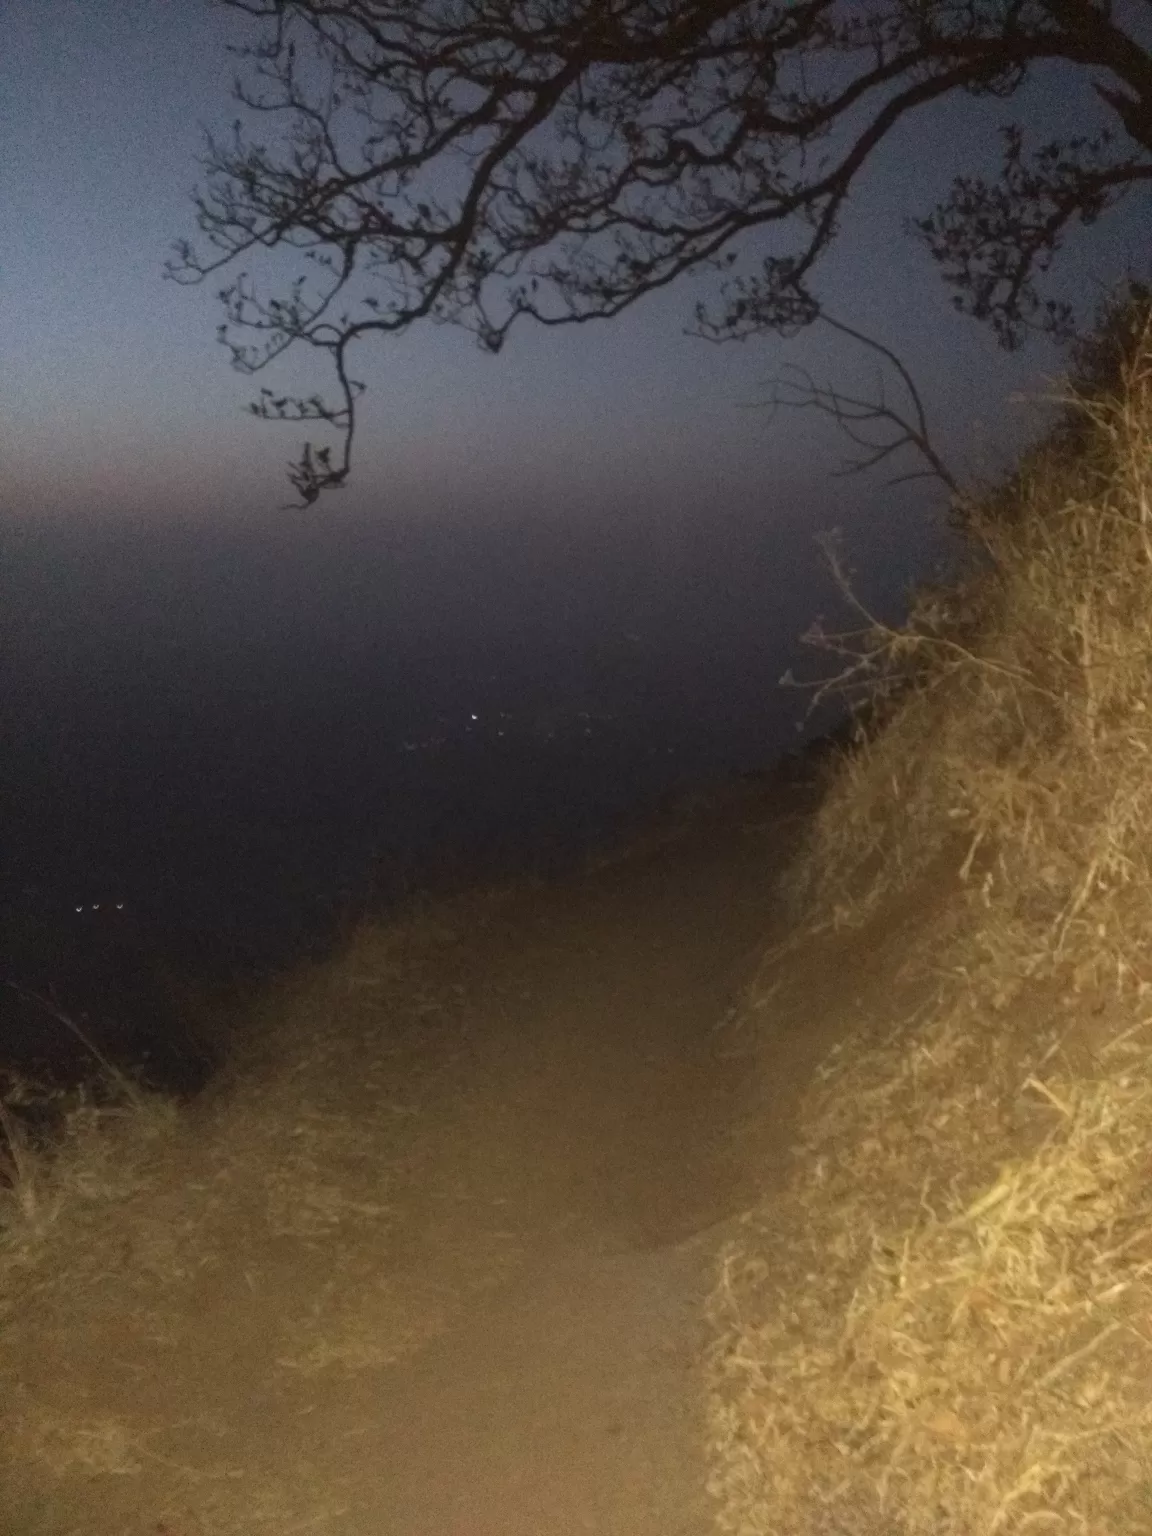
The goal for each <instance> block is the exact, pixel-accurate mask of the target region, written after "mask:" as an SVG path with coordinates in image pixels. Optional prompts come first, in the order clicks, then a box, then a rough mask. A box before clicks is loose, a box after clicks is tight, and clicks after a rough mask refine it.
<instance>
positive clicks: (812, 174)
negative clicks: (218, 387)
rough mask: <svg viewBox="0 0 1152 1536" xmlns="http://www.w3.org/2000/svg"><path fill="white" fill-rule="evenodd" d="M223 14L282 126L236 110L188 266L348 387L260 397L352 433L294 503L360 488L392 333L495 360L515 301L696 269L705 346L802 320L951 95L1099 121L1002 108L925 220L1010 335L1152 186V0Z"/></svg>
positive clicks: (815, 310) (600, 0) (229, 332)
mask: <svg viewBox="0 0 1152 1536" xmlns="http://www.w3.org/2000/svg"><path fill="white" fill-rule="evenodd" d="M219 3H221V4H223V5H224V6H226V7H227V8H229V9H231V10H233V11H237V12H242V13H244V14H245V15H246V16H247V17H249V18H252V19H253V20H254V21H255V22H258V23H259V27H258V33H259V40H258V41H256V42H253V43H251V44H248V45H245V46H243V47H240V48H239V49H238V50H237V52H238V53H240V54H241V55H242V56H243V57H244V58H245V59H246V60H247V65H248V69H247V75H246V78H244V79H242V80H238V81H237V84H236V87H235V89H236V94H237V97H238V99H239V100H240V101H241V102H242V103H243V105H244V106H245V108H246V109H247V111H248V113H249V115H250V117H252V118H254V119H255V120H256V121H260V120H261V119H264V120H267V121H268V122H269V123H270V124H271V125H272V126H273V128H274V129H275V133H274V139H275V142H274V143H266V142H264V141H263V140H262V139H261V138H259V137H252V136H250V135H247V134H245V132H244V131H243V129H242V125H241V123H240V122H239V121H238V122H237V123H236V124H235V126H234V130H233V133H232V136H231V138H230V139H229V140H228V141H227V142H221V141H219V140H215V139H212V138H211V137H210V138H209V141H208V148H207V154H206V157H205V161H204V165H205V172H206V182H205V184H204V186H203V187H202V188H201V189H200V190H199V191H198V193H197V195H196V208H197V218H198V224H199V228H200V231H201V234H202V236H203V237H204V238H203V242H202V245H201V246H200V247H199V248H197V247H194V246H193V244H192V243H191V242H187V241H183V242H180V243H179V244H178V245H177V247H176V254H175V257H174V259H173V261H172V262H171V263H170V264H169V271H170V273H171V275H173V276H174V277H176V278H177V279H179V280H181V281H187V282H196V281H200V280H202V279H204V278H206V277H208V276H210V275H212V274H215V273H217V272H220V271H222V270H223V269H226V268H227V269H232V270H236V269H237V268H239V269H240V270H238V272H237V275H236V276H235V277H234V279H233V280H232V281H231V282H230V283H229V284H228V286H226V287H225V288H223V289H222V290H221V295H220V296H221V299H222V301H223V303H224V307H225V314H226V321H225V324H224V325H222V326H221V327H220V334H221V337H222V339H223V340H224V341H225V343H226V344H227V346H228V347H229V349H230V351H231V355H232V360H233V363H234V365H235V366H236V367H237V368H239V369H240V370H241V371H243V372H246V373H257V372H259V371H260V370H261V369H262V368H264V367H265V366H267V364H268V363H270V362H271V361H272V360H273V359H275V358H278V357H280V356H282V355H283V354H284V353H285V352H286V351H287V350H288V349H289V348H291V347H294V346H296V345H297V344H304V345H307V346H310V347H313V348H315V349H317V350H318V351H320V352H323V353H326V354H327V355H328V357H329V359H330V361H331V364H332V366H333V367H334V370H335V376H336V385H337V393H336V396H335V398H334V399H326V398H324V397H322V396H320V395H311V396H307V397H292V396H284V397H280V398H277V397H275V396H273V394H272V393H271V392H270V391H267V390H265V391H263V392H262V393H261V395H260V398H259V399H258V400H257V401H256V402H255V403H254V404H253V406H252V410H253V411H254V412H255V413H256V414H257V415H259V416H261V417H264V418H269V419H282V420H289V421H305V422H312V421H314V422H320V423H326V424H328V425H329V426H331V427H333V428H335V429H336V431H337V433H338V435H339V438H340V443H341V447H340V450H339V452H338V453H337V454H335V455H333V454H332V451H331V450H330V449H328V450H323V449H314V448H312V447H311V446H310V445H309V446H307V447H306V448H305V450H304V453H303V455H302V456H301V458H300V460H299V461H298V462H297V463H296V464H295V465H294V466H293V468H292V472H291V478H292V482H293V484H294V486H295V487H296V490H297V491H298V493H299V495H300V497H301V504H303V505H310V504H311V503H312V502H314V501H315V500H316V499H317V497H318V496H319V495H320V494H321V492H323V491H325V490H328V489H330V488H334V487H338V486H342V485H344V484H345V482H346V480H347V477H348V474H349V471H350V467H351V454H352V445H353V440H354V435H355V427H356V402H357V399H358V397H359V395H360V392H361V390H362V387H363V386H362V385H361V384H359V383H358V382H357V381H356V380H354V379H353V378H352V377H351V375H350V374H349V371H348V359H349V353H350V348H351V346H352V344H353V343H354V342H356V341H359V340H361V339H363V338H365V337H367V336H370V335H372V334H374V333H381V334H386V335H387V334H396V333H399V332H402V331H404V330H406V329H407V328H408V327H409V326H411V325H413V324H414V323H415V322H417V321H419V320H424V319H429V320H435V321H440V322H451V323H455V324H458V325H462V326H465V327H466V328H468V329H469V330H471V331H473V332H474V333H475V335H476V336H477V338H478V339H479V341H480V343H481V344H482V345H483V346H485V347H486V348H488V349H489V350H491V351H493V352H496V351H498V350H499V348H500V346H501V344H502V343H503V341H504V338H505V337H506V336H507V335H508V332H509V330H510V328H511V327H512V326H513V325H514V324H515V323H516V322H517V321H518V320H519V319H520V318H521V317H522V316H530V317H532V318H533V319H535V320H537V321H538V322H540V323H541V324H544V325H566V324H574V323H581V322H584V321H587V320H591V319H598V318H605V317H611V316H613V315H617V314H619V313H620V312H621V311H623V310H624V309H626V308H628V306H629V305H631V304H633V303H635V302H636V300H637V299H639V298H641V297H642V296H643V295H645V294H647V293H651V292H653V291H654V290H657V289H660V288H663V287H666V286H667V285H669V284H670V283H673V282H674V281H675V280H676V279H677V278H678V277H680V276H681V274H683V273H685V272H688V271H690V270H695V271H700V270H711V271H713V272H714V273H716V274H717V284H716V290H715V296H714V299H713V300H712V301H711V302H709V303H705V304H702V305H700V306H699V307H698V309H697V311H696V316H695V323H696V327H697V328H698V329H699V330H700V331H701V332H702V333H704V334H707V335H710V336H713V337H716V338H726V337H741V336H747V335H749V334H753V333H757V332H763V331H776V332H780V333H783V334H790V333H792V332H794V331H795V330H797V329H798V328H799V327H802V326H803V325H805V324H807V323H809V322H811V321H812V320H813V319H815V318H816V317H817V316H818V315H819V313H820V306H819V303H818V301H817V299H816V298H815V296H814V294H813V291H812V287H811V281H812V277H813V274H814V272H815V270H816V268H817V264H818V262H819V259H820V257H821V256H822V255H823V253H824V252H825V251H826V250H827V249H828V247H829V246H830V245H831V244H832V242H833V241H834V240H835V238H836V236H837V232H838V226H839V221H840V217H841V214H842V211H843V208H844V204H845V199H846V198H847V197H848V195H849V193H850V191H851V189H852V188H853V186H854V184H855V183H856V181H857V178H858V177H859V175H860V173H861V171H862V170H863V169H864V167H865V166H866V165H867V164H868V162H869V161H870V159H871V158H872V157H873V156H874V154H875V153H876V151H877V150H878V149H879V148H880V147H881V146H882V145H883V144H884V142H885V141H886V140H887V139H888V137H889V136H890V135H891V134H892V132H893V130H894V129H896V128H897V126H898V125H899V124H901V123H902V122H903V121H904V120H905V119H907V118H909V117H910V116H912V115H914V114H916V113H918V112H920V111H921V110H922V109H924V108H926V107H928V106H930V105H931V104H933V103H935V102H938V101H940V100H942V99H943V98H946V97H955V96H960V95H965V94H966V95H969V96H994V97H998V98H1004V99H1008V98H1011V97H1012V96H1013V95H1014V94H1015V93H1016V92H1017V90H1018V89H1019V88H1020V86H1021V85H1022V83H1023V82H1024V81H1025V79H1026V78H1027V77H1028V75H1029V73H1030V72H1031V71H1032V70H1034V69H1035V68H1036V67H1037V66H1038V65H1041V64H1043V63H1045V62H1050V61H1062V62H1063V63H1064V64H1065V65H1069V66H1074V67H1075V68H1077V69H1080V70H1082V71H1085V72H1087V76H1088V78H1089V80H1090V81H1091V84H1092V87H1093V90H1094V93H1095V100H1096V103H1097V105H1098V107H1099V116H1100V121H1099V125H1098V127H1097V128H1096V130H1095V131H1094V132H1090V133H1083V134H1077V135H1071V136H1068V137H1066V138H1064V139H1062V140H1059V141H1055V142H1050V143H1042V144H1039V145H1037V146H1035V147H1033V148H1029V147H1028V146H1027V144H1026V141H1025V135H1024V132H1023V130H1022V129H1021V127H1020V126H1019V125H1017V124H1010V125H1008V126H1007V127H1005V128H1004V129H1003V145H1002V147H1003V159H1002V165H1001V169H1000V174H999V176H998V177H997V178H996V179H994V180H985V179H983V178H982V177H980V176H978V175H972V176H964V177H961V178H959V179H958V180H957V181H956V182H955V183H954V185H953V186H952V188H951V191H950V194H949V195H948V197H947V198H946V199H945V201H944V202H943V203H942V204H941V205H940V206H938V207H937V208H935V209H934V210H932V211H930V212H928V213H927V214H925V215H924V216H922V217H919V218H917V219H913V220H912V221H911V224H910V227H911V229H912V230H913V231H914V232H915V233H916V234H917V235H918V236H919V238H921V239H922V240H923V241H924V242H925V243H926V244H927V247H928V249H929V250H930V251H931V253H932V255H933V256H934V257H935V258H936V260H937V261H938V262H939V263H940V266H941V268H942V271H943V275H944V277H945V278H946V280H947V281H948V282H949V283H950V284H952V286H953V287H954V288H955V290H956V294H955V301H956V303H957V304H958V305H959V307H961V308H962V309H963V310H965V311H967V312H969V313H971V314H973V315H975V316H977V317H979V318H982V319H985V320H987V321H989V322H990V323H991V324H992V326H993V327H994V328H995V331H996V333H997V335H998V337H999V339H1000V341H1001V342H1002V343H1003V344H1004V345H1006V346H1009V347H1013V346H1016V345H1018V344H1019V343H1020V341H1021V340H1022V339H1023V337H1024V335H1025V333H1026V332H1027V331H1028V330H1029V329H1030V328H1033V327H1047V328H1050V329H1052V330H1055V331H1061V330H1066V329H1067V326H1068V323H1069V310H1068V309H1067V307H1066V306H1064V305H1062V304H1060V303H1058V302H1056V301H1055V300H1051V299H1045V298H1043V297H1042V296H1041V293H1040V291H1039V289H1038V287H1037V278H1038V277H1039V276H1040V275H1042V274H1043V273H1044V272H1045V270H1046V269H1047V267H1048V265H1049V262H1050V260H1051V258H1052V256H1053V255H1054V254H1055V252H1056V251H1057V250H1058V249H1059V246H1060V244H1061V240H1062V237H1063V235H1064V233H1065V231H1066V230H1067V229H1068V227H1069V225H1070V224H1072V223H1073V222H1075V221H1079V222H1081V223H1091V222H1092V221H1094V220H1095V219H1096V218H1098V217H1099V215H1100V214H1101V213H1102V212H1103V211H1104V210H1105V209H1106V208H1108V207H1109V206H1110V205H1111V204H1113V203H1115V202H1116V200H1117V199H1118V198H1119V197H1121V196H1122V195H1123V194H1124V193H1125V192H1128V191H1131V190H1132V189H1133V188H1134V187H1139V186H1141V185H1145V186H1146V185H1147V184H1148V182H1149V181H1150V180H1152V53H1150V51H1149V47H1148V45H1147V41H1146V38H1147V35H1148V32H1149V29H1150V28H1152V0H1129V3H1128V4H1127V6H1121V5H1114V4H1111V3H1109V0H743V3H739V0H399V3H386V0H219ZM1122 11H1123V17H1122V16H1121V12H1122ZM1142 35H1143V38H1144V39H1145V40H1141V39H1142ZM768 246H771V247H772V248H771V249H767V247H768ZM275 248H287V249H289V250H294V251H296V252H298V253H299V255H300V259H301V261H302V263H304V265H303V266H302V267H301V269H300V270H299V271H298V272H297V274H296V275H295V276H294V277H293V278H292V279H290V280H289V281H288V283H287V286H286V287H285V288H284V289H283V290H282V291H281V293H280V295H279V296H271V295H269V294H267V293H266V292H265V290H264V288H263V287H261V286H259V285H258V284H257V282H256V280H255V279H254V278H253V277H252V275H251V274H250V272H249V271H248V270H247V268H246V267H245V266H244V265H243V264H244V263H245V262H246V261H247V260H248V259H249V258H250V257H252V256H254V255H255V254H256V253H258V252H260V251H264V250H270V249H275Z"/></svg>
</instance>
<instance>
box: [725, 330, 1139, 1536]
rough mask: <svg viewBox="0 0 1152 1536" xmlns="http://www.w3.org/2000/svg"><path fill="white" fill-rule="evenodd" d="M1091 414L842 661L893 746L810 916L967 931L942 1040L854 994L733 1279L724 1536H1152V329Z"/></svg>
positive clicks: (824, 844)
mask: <svg viewBox="0 0 1152 1536" xmlns="http://www.w3.org/2000/svg"><path fill="white" fill-rule="evenodd" d="M1077 408H1078V410H1079V412H1080V416H1079V420H1080V423H1081V424H1080V427H1079V429H1078V430H1076V431H1075V432H1069V431H1068V430H1066V429H1065V430H1061V431H1059V432H1057V433H1056V434H1054V436H1053V438H1052V440H1051V441H1050V443H1049V444H1048V445H1047V446H1046V447H1043V448H1041V449H1040V450H1038V451H1036V452H1035V453H1034V454H1032V455H1031V456H1030V458H1029V460H1028V461H1027V462H1026V464H1025V465H1024V467H1023V468H1022V470H1021V472H1020V473H1019V475H1018V476H1016V477H1015V478H1014V481H1013V483H1012V484H1011V486H1009V487H1008V488H1007V489H1005V490H1004V491H1003V492H1001V493H1000V494H999V495H996V496H992V497H989V498H987V499H986V500H985V501H983V502H982V503H980V504H978V505H974V506H971V507H968V508H965V509H964V515H965V520H966V523H967V526H968V529H969V532H970V534H971V536H972V539H973V541H974V543H975V544H976V545H977V546H978V547H979V551H980V554H981V560H980V562H979V568H978V569H976V571H975V574H973V575H971V576H969V577H968V579H967V580H966V581H965V582H963V583H961V584H960V585H959V586H958V587H957V589H956V590H955V591H954V592H952V593H940V592H937V593H933V594H927V595H925V596H923V597H922V599H921V601H920V602H919V604H918V605H917V607H916V609H915V611H914V612H913V615H912V618H911V620H910V622H909V625H908V627H907V628H906V629H904V630H900V631H896V630H892V629H889V628H885V627H884V626H881V625H867V626H866V627H865V628H864V629H863V630H862V631H861V632H860V633H859V634H858V635H856V636H855V637H850V636H849V637H838V638H836V639H834V640H833V641H832V642H831V643H832V644H833V645H834V646H839V648H840V649H841V650H842V651H848V652H850V655H849V656H848V668H847V672H846V674H845V680H846V681H847V682H848V684H849V685H850V686H857V685H859V684H861V683H863V684H865V685H872V684H878V685H879V687H880V690H881V706H882V707H881V710H880V711H879V715H878V718H879V719H880V720H881V722H882V723H881V726H880V728H879V729H873V730H872V731H871V732H870V733H869V737H870V739H869V740H867V741H866V742H863V743H862V744H861V745H860V746H859V748H858V749H857V750H856V751H855V752H854V753H850V754H846V755H845V757H844V759H843V761H842V762H841V763H840V765H839V770H838V773H837V775H836V777H835V779H834V781H833V783H832V785H831V787H830V791H829V794H828V797H827V799H826V800H825V802H824V804H823V806H822V809H821V811H820V813H819V815H818V817H817V818H816V821H815V823H814V827H813V833H812V837H811V839H810V842H809V846H808V848H807V850H806V853H805V857H804V859H803V860H802V862H801V865H800V866H799V869H798V872H797V876H796V879H795V881H794V885H793V891H792V895H793V899H794V901H795V903H796V906H797V909H798V910H802V911H803V912H804V914H805V917H806V919H807V921H808V922H809V924H810V925H812V926H813V927H817V928H819V927H823V928H825V929H828V928H832V929H835V928H841V929H843V928H845V927H849V928H852V927H860V926H865V927H866V926H867V925H870V924H871V925H875V929H876V931H877V932H881V931H882V930H883V924H884V921H885V912H886V911H887V910H888V907H889V906H890V903H891V901H892V898H893V896H894V894H895V893H896V892H898V891H903V892H905V893H907V892H909V891H911V892H916V891H918V890H920V889H921V886H922V882H924V881H925V880H926V878H927V875H928V871H929V870H930V868H931V869H934V870H938V869H939V867H940V864H941V861H944V862H945V863H950V864H951V866H952V868H953V870H954V872H955V877H957V887H958V894H957V896H956V898H955V901H954V906H955V902H956V901H958V902H959V903H960V905H961V908H962V910H961V914H960V921H959V922H958V923H954V924H953V931H952V932H951V933H950V934H949V936H948V937H947V939H946V940H943V941H941V943H940V944H939V945H938V946H937V947H936V949H935V951H933V952H930V951H929V950H928V948H927V946H926V945H925V947H924V949H923V952H921V953H920V954H919V955H918V956H916V955H914V956H910V959H911V960H914V961H915V960H918V961H919V964H920V967H921V970H922V971H923V972H924V974H925V975H931V976H933V977H934V982H935V993H934V998H933V1003H932V1006H931V1007H930V1008H929V1009H928V1010H927V1013H926V1016H919V1017H918V1018H917V1019H915V1020H909V1021H907V1022H905V1023H903V1024H899V1025H897V1026H896V1027H893V1021H891V1020H887V1021H885V1020H884V1007H883V998H882V997H878V998H876V999H875V1000H874V1003H875V1006H874V1008H873V1015H874V1017H875V1019H876V1020H877V1028H876V1030H875V1031H873V1032H872V1033H871V1034H870V1035H869V1034H867V1033H865V1034H864V1035H862V1036H861V1038H859V1039H858V1040H857V1041H856V1042H855V1043H854V1044H853V1045H852V1046H851V1048H850V1049H847V1050H843V1051H840V1052H838V1053H836V1054H835V1055H834V1056H833V1057H832V1058H831V1059H830V1060H829V1062H828V1063H827V1065H826V1067H825V1069H824V1071H823V1073H822V1074H821V1081H820V1082H819V1083H818V1084H817V1085H816V1087H815V1088H814V1089H813V1091H812V1093H811V1094H810V1096H809V1101H808V1104H807V1108H806V1113H805V1116H804V1120H803V1139H802V1145H801V1147H800V1149H799V1150H800V1152H801V1154H802V1155H801V1158H800V1160H799V1163H798V1166H797V1172H796V1174H795V1177H794V1180H793V1186H792V1189H791V1192H790V1194H789V1195H788V1197H787V1199H786V1200H785V1201H784V1202H783V1203H782V1204H776V1205H774V1206H773V1207H771V1209H766V1210H765V1211H764V1212H762V1213H760V1214H759V1216H753V1217H750V1218H749V1221H748V1229H749V1230H748V1232H747V1234H746V1236H745V1237H744V1238H743V1240H742V1241H741V1242H740V1243H739V1244H736V1245H733V1246H732V1247H731V1248H730V1249H729V1250H728V1252H727V1253H726V1256H725V1259H724V1264H723V1268H722V1273H721V1275H720V1278H719V1281H718V1284H717V1287H716V1291H715V1293H714V1295H713V1298H712V1311H713V1320H714V1324H715V1329H716V1338H715V1345H714V1348H713V1350H712V1352H711V1356H710V1360H709V1366H708V1378H709V1405H710V1406H709V1415H710V1440H711V1458H712V1482H711V1486H712V1491H713V1493H714V1495H715V1496H716V1499H717V1519H718V1525H719V1528H720V1529H721V1530H724V1531H727V1532H734V1533H739V1536H817V1533H819V1536H897V1533H898V1536H929V1533H932V1536H1016V1533H1024V1532H1037V1533H1040V1532H1042V1533H1045V1536H1048V1533H1052V1536H1063V1533H1069V1536H1071V1533H1073V1532H1075V1533H1078V1536H1138V1533H1140V1536H1146V1533H1147V1532H1148V1531H1149V1530H1152V1184H1150V1181H1149V1174H1150V1172H1152V1163H1150V1161H1149V1158H1150V1149H1152V1074H1150V1071H1149V1068H1150V1065H1152V1003H1150V1001H1149V999H1150V996H1152V967H1150V963H1149V959H1148V955H1147V949H1146V940H1145V935H1146V934H1147V933H1148V932H1149V931H1150V929H1152V772H1150V768H1152V712H1150V711H1149V707H1148V699H1149V679H1150V675H1152V674H1150V658H1152V329H1145V331H1144V335H1143V342H1142V346H1140V347H1139V348H1138V349H1136V351H1135V354H1134V356H1133V358H1132V360H1131V361H1130V362H1129V364H1128V366H1127V369H1126V373H1125V377H1124V387H1123V389H1122V391H1120V392H1118V393H1115V394H1112V395H1109V394H1108V393H1106V392H1099V393H1097V394H1096V395H1095V396H1094V397H1092V398H1089V399H1085V400H1081V401H1080V403H1079V406H1078V407H1077ZM1070 443H1074V445H1075V454H1074V455H1070V452H1069V444H1070ZM803 954H804V950H803V945H802V944H801V945H800V946H799V947H798V948H797V949H795V950H794V952H793V954H792V956H791V957H790V959H789V961H788V963H790V964H792V965H802V964H803Z"/></svg>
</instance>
